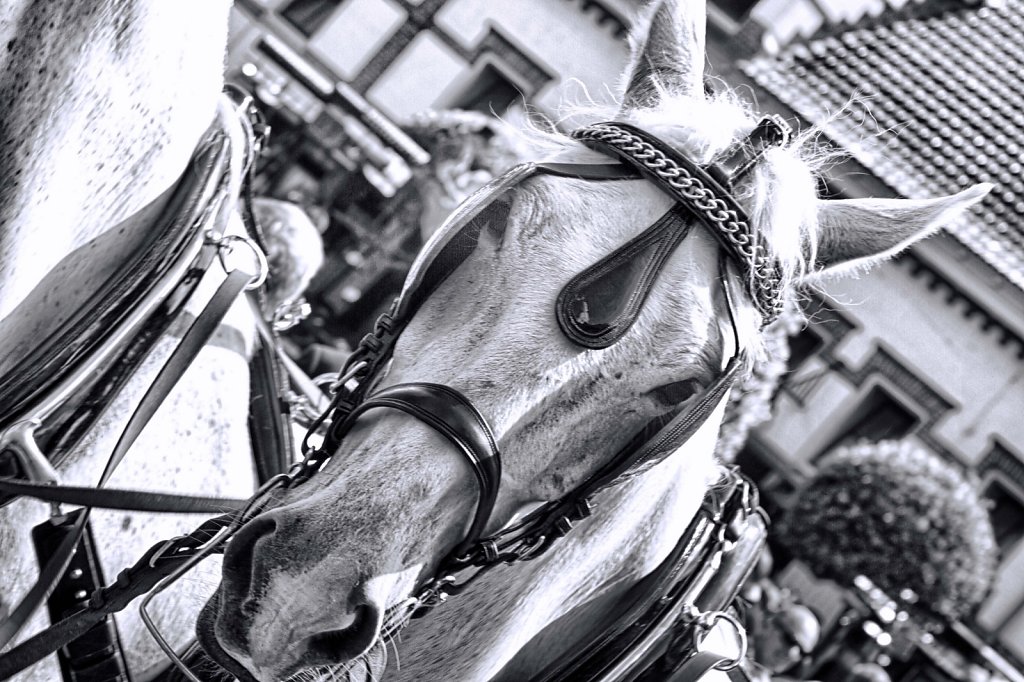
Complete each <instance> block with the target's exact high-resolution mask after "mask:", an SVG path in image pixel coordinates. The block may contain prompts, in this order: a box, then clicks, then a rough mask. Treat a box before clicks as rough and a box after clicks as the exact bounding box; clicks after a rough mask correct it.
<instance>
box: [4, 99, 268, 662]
mask: <svg viewBox="0 0 1024 682" xmlns="http://www.w3.org/2000/svg"><path fill="white" fill-rule="evenodd" d="M236 109H237V112H238V113H235V111H236ZM244 109H245V107H244V106H240V107H236V105H235V104H234V103H230V104H229V103H227V102H226V101H225V103H224V104H223V107H222V110H224V113H223V114H222V115H220V116H218V119H217V120H216V121H215V123H214V125H213V126H212V127H211V129H210V131H208V133H207V135H206V136H205V138H204V140H203V141H202V142H201V143H200V145H199V147H198V148H197V151H196V153H195V154H194V156H193V159H192V161H191V162H190V164H189V166H188V169H187V170H186V172H185V174H184V175H183V176H182V178H181V180H180V181H179V182H178V183H177V184H176V186H175V187H174V188H172V190H168V193H171V192H173V194H172V195H171V197H170V200H169V202H168V203H167V206H166V211H165V212H164V215H165V216H166V217H165V218H164V219H163V220H162V221H160V222H159V223H158V224H157V225H156V226H154V227H153V228H151V230H150V232H149V233H148V234H149V235H150V236H149V238H148V240H147V242H146V243H145V244H143V245H142V247H141V249H140V252H139V253H138V254H136V255H135V257H134V259H133V260H132V262H131V263H129V264H128V265H127V266H126V267H125V268H123V269H120V270H119V271H118V272H117V273H115V274H114V275H113V276H112V277H111V278H110V279H109V280H108V281H107V282H106V283H105V284H104V285H103V286H101V288H100V289H99V290H98V291H97V292H96V293H95V294H93V295H92V296H91V298H90V300H89V301H88V302H87V304H86V305H85V306H83V309H82V311H81V312H80V313H79V314H78V315H77V316H76V317H75V318H73V319H72V320H71V322H70V323H69V325H68V326H66V327H64V328H62V329H60V330H58V331H57V332H56V333H55V334H54V335H53V336H52V337H51V338H48V339H46V340H44V341H43V342H42V343H41V344H39V346H37V347H36V348H35V349H34V350H33V351H32V353H31V354H30V358H29V361H26V362H24V363H21V364H20V365H19V366H18V367H17V368H16V369H15V370H14V372H15V376H12V377H9V378H5V382H4V384H3V386H2V387H0V394H2V395H3V396H4V401H3V403H2V404H3V406H4V412H3V414H2V415H0V425H2V426H3V431H2V432H0V471H3V473H4V474H5V475H4V476H0V504H6V503H9V502H10V501H11V500H13V499H15V498H16V497H18V496H29V497H34V498H36V499H40V500H43V501H48V502H50V503H51V505H52V506H53V509H54V514H53V516H52V517H51V519H49V520H48V521H46V522H44V523H43V524H40V525H39V526H37V527H36V528H35V529H33V533H32V534H33V540H34V543H35V545H36V551H37V554H38V555H39V561H40V565H41V566H42V568H41V570H40V576H39V579H38V580H37V581H36V584H35V585H34V586H33V587H32V588H31V589H30V590H29V592H28V593H27V594H26V595H25V596H24V597H23V598H22V601H21V602H20V603H19V604H17V605H16V606H15V607H14V609H13V610H12V612H11V614H10V616H8V618H7V619H6V620H4V621H3V622H0V647H3V646H5V645H6V644H7V643H9V642H10V641H11V640H12V639H13V638H14V637H15V636H16V635H17V633H18V632H19V631H20V629H21V628H22V627H23V626H24V624H25V622H26V621H27V620H28V618H29V617H30V616H31V615H32V613H33V612H34V611H35V610H36V608H37V607H38V606H39V604H40V603H41V602H42V601H43V600H44V599H46V600H47V602H48V606H49V611H50V615H51V621H52V622H55V623H56V622H58V621H61V619H62V618H64V617H65V616H69V615H71V614H74V613H76V612H79V611H80V610H81V609H82V608H83V606H85V605H86V601H87V598H89V597H90V595H94V594H95V591H97V590H98V588H99V587H100V586H101V585H102V584H104V582H105V580H104V579H103V576H102V572H101V571H100V568H99V563H98V561H97V558H96V548H95V547H94V543H93V541H92V538H91V534H90V532H89V529H88V519H89V511H90V509H91V508H92V507H102V508H111V509H125V510H132V511H153V512H191V513H196V512H199V513H219V512H223V511H225V510H228V509H232V508H239V509H240V508H241V507H242V506H244V505H245V503H246V500H232V499H225V498H213V497H204V496H192V495H177V494H170V493H152V492H147V491H137V490H116V489H109V488H104V487H103V486H104V484H105V483H106V481H107V480H108V479H109V478H110V476H111V474H112V473H113V472H114V470H115V469H116V468H117V466H118V464H119V463H120V461H121V460H122V459H123V457H124V456H125V455H126V454H127V452H128V450H129V449H130V447H131V445H132V444H133V443H134V442H135V439H136V438H137V437H138V435H139V434H140V433H141V431H142V429H143V428H144V427H145V425H146V424H147V423H148V422H149V419H150V418H151V417H152V416H153V413H154V412H155V411H156V409H157V407H159V405H160V404H161V403H162V402H163V400H164V398H165V397H166V396H167V394H168V393H169V392H170V390H171V389H172V388H173V387H174V385H175V384H176V383H177V381H178V379H179V378H180V377H181V375H182V373H183V372H184V371H185V369H186V368H187V367H188V366H189V365H190V364H191V362H192V360H194V359H195V357H196V355H198V353H199V351H200V350H201V349H202V348H203V346H204V345H205V344H206V342H207V341H208V340H209V339H210V337H211V336H212V335H213V333H214V332H215V331H216V330H217V328H218V326H219V324H220V321H221V319H222V318H223V317H224V315H225V314H226V313H227V311H228V309H229V308H230V307H231V306H232V305H234V302H235V301H236V300H237V298H238V296H239V295H240V294H241V293H242V291H243V290H249V289H251V288H252V287H251V285H252V284H253V282H254V280H255V279H262V278H261V277H256V276H254V275H252V274H250V273H248V272H245V271H244V270H242V269H235V270H233V271H231V272H229V273H228V274H227V276H226V278H225V279H224V281H223V283H222V284H221V285H220V286H219V288H218V289H217V291H216V292H215V293H214V295H213V296H212V297H211V299H210V300H209V301H208V303H207V304H206V305H205V307H204V309H203V310H202V312H201V313H200V314H199V315H198V317H195V318H194V319H193V321H192V323H191V325H190V326H189V327H188V329H187V330H186V331H185V333H184V335H183V336H182V337H181V340H180V343H179V344H178V346H177V348H176V349H175V350H174V352H173V353H172V354H171V355H170V357H169V358H168V360H167V361H166V362H165V364H164V366H163V367H162V368H161V370H160V372H159V373H158V375H157V377H156V379H155V380H154V381H153V383H152V384H151V386H150V388H149V389H148V391H147V392H146V394H145V395H144V397H143V398H142V400H141V402H140V403H139V405H138V407H137V409H136V410H135V412H134V413H133V414H132V415H131V417H130V418H129V420H128V422H127V424H126V426H125V427H124V430H123V432H122V434H121V436H120V438H119V439H118V442H117V444H116V445H115V447H114V449H113V451H112V452H111V454H110V455H109V457H108V460H107V464H106V466H105V468H104V471H103V474H102V475H101V477H100V480H99V481H98V483H97V485H96V486H95V487H81V486H66V485H59V484H58V483H57V476H56V471H55V467H56V466H58V465H59V463H60V462H61V461H63V459H64V458H65V457H66V456H67V455H68V454H69V453H70V452H73V451H74V450H75V448H76V447H77V446H78V444H79V441H80V439H81V437H82V436H83V435H84V434H86V433H87V432H88V431H89V429H90V428H91V427H92V425H93V424H94V422H95V421H96V419H97V418H98V417H99V416H100V414H101V413H102V412H103V410H104V409H105V408H106V407H107V405H108V404H109V402H110V400H111V398H112V396H114V395H116V393H117V392H118V391H119V390H120V389H121V388H122V387H123V385H124V383H125V382H126V381H127V379H128V378H129V377H130V376H131V375H132V374H133V373H134V372H135V371H136V370H137V369H138V367H139V365H140V364H141V363H142V361H143V360H144V358H145V357H146V356H147V355H148V354H149V352H150V351H151V349H152V348H153V346H154V345H155V343H156V341H157V340H158V339H159V338H160V337H161V335H163V334H165V333H166V332H167V331H168V329H169V328H170V326H171V324H172V322H173V321H174V320H176V319H179V318H181V317H184V316H186V315H187V314H186V313H184V312H183V308H184V305H185V304H186V303H187V302H188V301H189V299H190V297H191V295H192V293H193V292H194V290H195V288H196V286H197V285H198V283H199V281H200V280H201V279H202V276H203V275H204V273H205V272H206V271H207V270H208V269H209V268H210V266H211V265H212V264H213V263H214V262H216V258H217V256H218V255H220V253H221V251H222V250H224V249H225V248H229V247H230V245H232V244H235V243H239V242H243V241H245V239H244V238H241V237H233V236H231V235H227V236H225V233H224V230H225V227H226V224H227V220H228V217H229V215H230V213H231V212H232V211H233V210H234V199H235V195H234V194H233V193H232V189H231V188H232V187H236V186H237V185H238V184H239V183H242V184H243V185H245V186H247V185H248V183H245V182H244V181H243V180H242V179H241V176H242V175H243V174H244V173H246V172H250V173H251V172H252V166H253V160H254V155H255V154H256V152H257V151H258V145H259V144H260V143H261V140H262V137H263V136H264V135H265V131H263V130H259V123H260V121H259V119H258V118H253V119H252V120H250V119H249V118H247V117H249V116H251V115H252V112H251V111H243V110H244ZM239 125H241V128H242V130H241V133H242V134H241V137H244V138H245V140H246V143H247V146H248V147H249V148H248V149H246V150H237V149H233V148H232V145H233V136H234V137H240V136H239V135H238V133H232V131H231V130H229V127H230V126H239ZM233 158H242V159H243V163H242V164H241V166H238V165H237V164H234V163H232V159H233ZM168 193H165V196H163V197H161V198H159V199H157V201H163V200H165V199H166V198H167V196H166V194H168ZM246 222H247V224H249V225H250V226H251V225H252V224H253V223H252V221H251V220H248V221H246ZM250 229H252V228H251V227H250ZM253 250H254V253H255V252H256V248H254V249H253ZM266 348H267V345H266V344H265V345H264V346H261V349H262V352H258V353H257V355H256V358H255V360H254V361H260V362H264V363H265V362H268V361H267V360H266V357H265V356H266V355H267V353H266V352H265V351H266ZM271 392H273V393H274V394H275V395H276V393H278V392H279V389H276V388H272V389H271V391H265V393H271ZM273 423H274V422H271V424H273ZM37 430H38V432H39V435H40V436H41V437H42V440H41V441H39V442H37V439H36V435H37ZM44 453H45V454H44ZM282 456H285V457H286V455H284V454H282V452H281V451H280V450H275V451H274V457H277V458H280V457H282ZM256 466H257V470H258V473H259V475H260V476H261V477H266V478H269V477H271V476H273V475H274V474H275V473H279V472H280V471H283V470H284V469H285V468H287V465H284V466H281V464H280V462H279V461H278V460H274V459H264V460H261V459H260V458H259V457H258V456H257V457H256ZM61 504H72V505H82V507H81V508H79V509H75V510H74V511H72V512H70V513H66V514H65V513H61V512H60V508H59V505H61ZM48 594H49V595H50V596H49V598H48V599H47V595H48ZM111 612H112V611H108V612H107V613H111ZM107 613H103V614H101V615H99V616H98V617H95V618H87V619H81V620H79V621H78V623H79V626H78V627H77V628H76V629H75V632H76V633H77V635H76V637H77V639H74V641H71V642H70V643H68V644H67V646H66V647H64V648H61V649H60V650H59V662H60V664H61V668H62V672H63V674H64V678H65V680H68V681H71V680H75V681H76V682H89V681H92V680H118V679H128V678H127V670H126V668H125V665H124V660H123V655H122V654H121V651H120V644H119V641H118V635H117V630H116V627H115V625H114V622H113V620H112V619H111V618H109V617H108V616H107ZM79 635H80V636H79ZM63 639H64V640H67V639H70V638H69V637H66V636H65V637H63ZM61 643H62V644H63V643H64V641H62V642H61ZM58 646H59V645H58ZM56 648H57V647H51V648H50V650H51V651H52V650H55V649H56ZM43 653H44V654H45V653H49V651H44V652H43ZM35 657H36V656H35V654H32V658H35ZM28 664H31V661H29V662H28ZM20 667H24V665H21V663H19V662H18V656H16V655H8V654H5V655H3V656H0V679H3V678H6V677H8V676H9V675H11V674H13V672H16V671H17V670H18V669H19V668H20Z"/></svg>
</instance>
